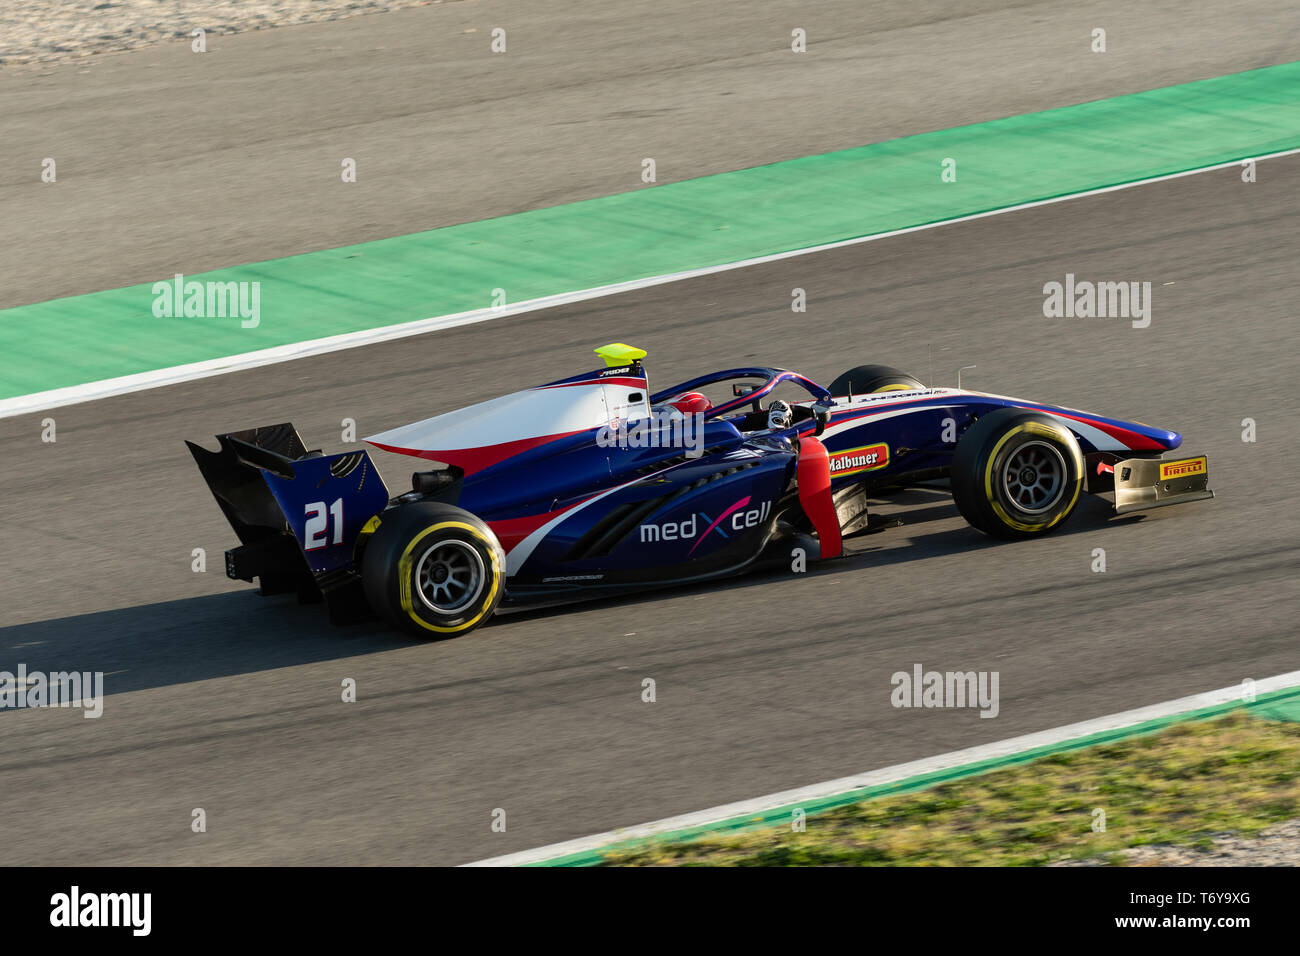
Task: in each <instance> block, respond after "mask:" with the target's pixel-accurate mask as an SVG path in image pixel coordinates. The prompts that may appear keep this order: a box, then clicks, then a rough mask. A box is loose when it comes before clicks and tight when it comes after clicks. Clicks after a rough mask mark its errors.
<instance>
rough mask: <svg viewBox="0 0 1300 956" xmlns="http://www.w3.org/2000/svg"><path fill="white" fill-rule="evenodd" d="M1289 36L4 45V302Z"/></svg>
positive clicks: (783, 6)
mask: <svg viewBox="0 0 1300 956" xmlns="http://www.w3.org/2000/svg"><path fill="white" fill-rule="evenodd" d="M191 15H193V16H201V14H199V13H197V12H192V13H191ZM494 27H502V28H504V29H506V31H507V52H506V53H504V54H493V53H492V52H491V51H490V42H491V36H490V34H491V30H492V29H493V28H494ZM796 27H798V28H801V29H804V30H805V31H806V32H807V38H808V52H807V53H804V54H795V53H792V52H791V51H790V42H791V36H790V34H791V30H792V29H794V28H796ZM1096 28H1101V29H1105V30H1106V31H1107V52H1106V53H1094V52H1092V31H1093V30H1094V29H1096ZM183 32H185V33H188V29H186V30H185V31H183ZM1298 50H1300V19H1298V18H1297V17H1296V16H1295V10H1294V8H1293V7H1292V6H1291V5H1289V4H1286V3H1278V2H1277V0H1233V2H1232V3H1218V2H1209V0H1197V2H1190V3H1189V2H1186V0H1149V2H1144V3H1141V4H1133V3H1131V2H1128V0H1100V2H1090V3H1089V4H1087V9H1086V10H1085V9H1083V8H1082V7H1081V6H1080V4H1078V3H1076V2H1074V0H1046V2H1023V0H959V2H953V0H909V2H905V3H904V2H895V3H879V2H862V0H825V2H820V3H817V4H809V3H806V2H804V0H763V2H761V3H758V2H752V0H720V2H719V0H715V2H709V3H700V2H698V0H655V2H654V3H647V2H643V0H620V2H603V0H602V2H600V3H593V2H590V0H547V2H545V3H539V2H536V0H481V2H479V0H467V2H457V3H448V4H440V5H435V6H429V7H422V8H416V9H411V10H403V11H398V12H394V13H391V14H382V15H375V16H367V17H359V18H357V19H354V20H345V21H338V22H334V23H323V24H314V25H306V26H300V27H285V28H282V29H276V30H264V31H258V32H254V33H248V34H242V35H237V36H229V37H226V36H220V35H211V36H209V38H208V52H207V53H206V54H202V55H199V54H194V53H191V52H190V48H189V40H188V38H186V39H183V40H178V41H175V42H172V43H170V44H167V45H164V46H160V47H157V48H153V49H144V50H139V51H135V52H130V53H124V54H120V55H107V56H99V57H92V58H89V59H86V60H74V61H71V62H68V63H65V64H59V65H57V66H53V67H48V68H40V69H37V70H33V69H29V68H4V69H0V210H2V211H3V214H2V215H0V252H3V263H4V268H3V270H0V308H6V307H10V306H16V305H22V304H25V303H29V302H39V301H44V300H46V299H52V298H58V297H60V296H66V295H74V294H78V293H85V292H95V291H98V290H100V289H106V288H116V287H119V286H126V285H134V284H136V283H142V282H154V281H156V280H158V279H159V278H164V277H167V278H169V277H171V276H172V275H173V274H174V273H176V272H184V273H186V274H194V273H197V272H201V271H203V270H207V269H214V268H218V267H221V266H228V265H233V264H237V263H242V262H255V261H260V260H263V259H270V258H275V257H278V256H287V255H294V254H296V253H300V252H308V251H312V250H317V249H326V248H331V247H335V246H341V245H346V244H349V243H354V242H361V241H365V240H370V239H380V238H385V237H388V236H393V235H400V234H402V233H408V232H417V231H420V230H424V229H432V228H435V227H438V226H445V225H449V224H452V223H457V222H465V221H470V220H477V219H485V218H489V217H492V216H499V215H504V214H507V213H514V212H520V211H522V210H525V209H532V208H536V207H540V206H549V205H555V204H558V203H564V202H571V201H574V200H578V199H586V198H590V197H593V196H601V195H607V194H610V193H616V192H623V191H626V190H631V189H637V188H640V187H641V181H640V174H641V160H642V159H643V158H646V157H652V158H654V159H655V160H656V163H657V173H658V181H659V182H660V183H665V182H674V181H677V180H681V179H688V178H691V177H695V176H702V175H706V174H709V173H717V172H723V171H726V170H732V169H740V168H744V167H749V166H756V165H761V164H763V163H771V162H775V161H778V160H783V159H791V158H794V157H798V156H806V155H809V154H812V153H820V152H825V151H828V150H833V149H841V148H846V147H853V146H861V145H863V144H864V143H872V142H879V141H882V140H886V139H891V138H894V137H898V136H904V135H909V134H914V133H922V132H927V131H930V130H934V129H943V128H946V127H950V126H957V125H961V124H964V123H975V122H980V121H982V120H989V119H995V118H998V117H1003V116H1010V115H1015V114H1018V113H1026V112H1031V111H1034V110H1042V109H1048V108H1051V107H1056V106H1065V105H1068V104H1071V103H1079V102H1083V101H1085V100H1092V99H1099V98H1102V97H1108V96H1116V95H1119V94H1123V93H1131V92H1136V91H1139V90H1144V89H1152V88H1155V87H1160V86H1167V85H1170V84H1174V83H1181V82H1188V81H1191V80H1197V79H1204V78H1206V77H1212V76H1218V75H1221V74H1224V73H1233V72H1238V71H1241V70H1247V69H1253V68H1256V67H1262V66H1271V65H1273V64H1276V63H1282V62H1287V61H1289V60H1293V59H1296V58H1297V56H1300V53H1298V52H1297V51H1298ZM46 157H49V158H52V159H54V160H55V162H56V164H57V173H58V181H57V182H56V183H53V184H49V183H44V182H42V181H41V178H40V174H41V171H42V166H41V163H42V160H43V159H44V158H46ZM345 157H348V158H352V159H355V160H356V161H357V176H358V178H357V182H356V183H355V184H348V185H344V184H343V183H342V182H341V181H340V169H341V166H340V164H341V162H342V160H343V159H344V158H345Z"/></svg>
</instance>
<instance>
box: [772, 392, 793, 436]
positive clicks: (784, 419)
mask: <svg viewBox="0 0 1300 956" xmlns="http://www.w3.org/2000/svg"><path fill="white" fill-rule="evenodd" d="M793 421H794V412H793V411H792V410H791V408H790V406H789V405H788V404H786V403H785V402H783V401H781V400H780V399H779V398H778V399H775V400H774V401H773V402H772V404H770V405H768V406H767V427H768V429H769V430H770V431H774V432H775V431H780V430H781V429H783V428H789V427H790V425H791V423H792V422H793Z"/></svg>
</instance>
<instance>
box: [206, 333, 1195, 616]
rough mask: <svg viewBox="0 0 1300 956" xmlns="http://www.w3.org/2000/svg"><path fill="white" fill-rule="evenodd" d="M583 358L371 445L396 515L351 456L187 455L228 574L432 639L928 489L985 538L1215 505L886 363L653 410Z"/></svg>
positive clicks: (699, 389)
mask: <svg viewBox="0 0 1300 956" xmlns="http://www.w3.org/2000/svg"><path fill="white" fill-rule="evenodd" d="M595 351H596V354H597V355H599V356H600V357H601V359H603V361H604V363H605V365H604V367H603V368H598V369H595V370H593V371H589V372H583V373H582V374H580V375H574V376H572V377H571V378H565V379H560V380H559V381H555V382H551V383H549V384H546V385H540V386H537V387H535V388H528V389H525V390H523V391H519V392H514V393H512V394H509V395H505V396H503V397H501V398H496V399H492V400H490V401H486V402H483V403H481V404H477V405H472V406H470V407H468V408H464V409H461V410H459V411H453V412H449V413H447V414H443V415H438V416H436V417H434V418H429V419H427V420H425V421H420V422H417V423H415V424H413V425H406V426H403V427H400V428H394V429H392V430H390V431H385V432H382V433H380V434H378V435H374V436H372V437H370V438H367V439H366V441H367V442H368V443H369V444H371V445H373V446H374V447H376V448H380V449H384V450H385V451H390V452H398V453H401V454H404V455H409V456H412V457H414V458H416V459H419V460H423V461H424V462H425V463H426V465H427V467H423V468H420V469H419V470H416V471H415V472H414V474H413V475H412V479H411V490H410V491H407V492H405V493H403V494H400V495H397V496H396V497H393V496H392V495H390V493H389V490H388V488H387V486H386V485H385V484H384V481H383V480H382V478H381V477H380V475H379V472H378V470H377V469H376V467H375V464H374V462H373V461H372V459H371V457H370V455H369V453H368V452H366V451H349V452H343V453H341V454H334V455H325V454H322V453H321V452H319V451H309V450H308V449H307V448H306V446H305V445H304V444H303V442H302V439H301V438H300V437H299V436H298V433H297V431H296V430H295V429H294V427H293V426H292V425H289V424H281V425H272V426H267V427H260V428H252V429H248V430H244V431H235V432H229V433H227V434H223V435H219V436H217V441H218V442H219V444H220V448H219V450H217V451H215V452H213V451H209V450H207V449H204V448H202V447H200V446H198V445H196V444H193V443H192V442H187V443H186V444H187V445H188V446H189V448H190V451H191V452H192V453H193V455H194V459H195V461H196V462H197V464H198V467H199V470H200V471H201V472H202V474H203V477H204V479H205V480H206V481H207V484H208V487H209V488H210V489H211V491H212V493H213V495H214V496H215V497H216V499H217V504H218V505H219V506H220V507H221V510H222V511H223V512H224V513H225V515H226V518H227V519H228V520H229V521H230V524H231V526H232V527H233V528H234V531H235V534H236V535H237V536H238V538H239V541H240V545H239V547H236V548H234V549H232V550H230V551H227V552H226V573H227V575H229V576H230V577H231V578H234V579H238V580H243V581H249V582H251V581H253V579H254V578H256V579H258V583H259V588H260V591H261V593H263V594H276V593H285V592H296V593H297V594H298V596H299V598H300V600H303V601H320V600H322V599H323V600H324V601H325V603H326V605H327V608H328V610H329V615H330V619H331V620H333V621H335V622H340V623H341V622H346V621H350V620H357V619H360V618H363V617H366V616H368V615H369V614H370V613H372V612H373V613H377V614H379V615H381V616H382V617H384V618H386V619H387V620H389V621H390V622H392V623H393V624H395V625H397V626H399V627H401V628H403V629H405V630H406V631H408V632H410V633H412V634H415V635H418V636H421V637H428V638H438V637H449V636H454V635H458V634H463V633H466V632H467V631H470V630H472V629H473V628H475V627H477V626H479V625H481V624H482V623H483V622H484V621H486V620H488V618H490V617H491V616H492V614H493V613H494V612H495V611H496V610H497V609H498V607H502V608H507V607H522V606H528V605H533V604H536V603H539V602H554V601H557V600H565V599H574V598H582V597H591V596H597V595H602V594H612V593H626V592H628V591H635V590H638V589H642V588H649V587H658V586H663V585H667V584H678V583H683V582H691V581H702V580H706V579H711V578H717V577H721V576H724V575H732V574H736V573H739V572H742V571H746V570H750V569H754V568H760V567H773V566H786V567H792V568H796V569H797V566H798V565H799V564H800V563H802V562H814V561H826V560H830V559H833V558H836V557H838V556H839V555H840V554H841V553H842V551H843V539H844V538H846V537H848V536H851V535H855V534H861V533H865V532H867V531H871V530H875V528H874V527H873V518H874V517H875V516H874V515H873V514H869V513H868V509H867V499H868V497H869V496H871V494H872V493H873V492H874V491H878V490H880V489H882V488H885V487H891V486H900V485H907V484H909V483H915V482H919V481H936V480H937V481H942V480H946V481H947V482H948V484H949V486H950V487H951V491H952V496H953V499H954V501H955V502H956V505H957V508H958V510H959V511H960V512H961V514H962V516H963V517H965V519H966V520H967V521H968V522H969V523H970V524H971V525H973V526H974V527H975V528H977V529H979V530H980V531H981V532H983V533H985V534H987V535H992V536H996V537H1000V538H1030V537H1034V536H1037V535H1042V534H1046V533H1048V532H1051V531H1052V530H1054V529H1056V528H1059V527H1060V525H1061V523H1062V522H1064V521H1065V520H1066V518H1068V517H1069V515H1070V512H1071V511H1073V510H1074V507H1075V505H1076V503H1077V502H1078V501H1079V497H1080V494H1081V493H1084V492H1087V493H1089V494H1103V493H1107V494H1113V496H1114V510H1115V512H1116V513H1119V514H1125V513H1128V512H1131V511H1137V510H1140V509H1146V508H1155V507H1159V506H1163V505H1171V504H1177V503H1181V502H1187V501H1195V500H1199V499H1204V498H1210V497H1213V492H1211V491H1210V490H1209V489H1208V487H1207V486H1208V481H1209V467H1208V462H1207V459H1206V456H1204V455H1196V456H1190V457H1178V458H1172V459H1167V458H1165V457H1164V453H1165V452H1168V451H1171V450H1173V449H1175V448H1177V447H1178V446H1179V444H1180V443H1181V440H1182V439H1181V437H1180V436H1179V435H1178V434H1177V433H1175V432H1172V431H1167V430H1165V429H1162V428H1153V427H1150V426H1148V425H1143V424H1140V423H1138V422H1128V421H1120V420H1116V419H1112V418H1105V417H1102V416H1100V415H1094V414H1092V413H1089V412H1081V411H1077V410H1074V409H1069V408H1061V407H1057V406H1053V405H1044V404H1040V403H1037V402H1027V401H1022V400H1021V399H1016V398H1007V397H1002V396H998V395H989V394H984V393H981V392H975V391H969V390H963V389H961V388H932V387H926V386H924V385H923V384H922V383H921V382H920V381H918V380H917V379H915V378H913V377H911V376H909V375H906V374H904V373H902V372H899V371H897V370H896V369H892V368H889V367H886V366H882V365H862V366H858V367H857V368H854V369H851V370H849V371H847V372H845V373H844V374H843V375H841V376H840V377H839V378H837V379H835V380H834V381H833V382H831V384H830V386H829V387H828V388H824V387H822V386H821V385H819V384H817V383H816V382H813V381H812V380H811V379H808V378H806V377H804V376H803V375H800V374H798V373H797V372H791V371H786V370H785V369H779V368H761V367H755V368H738V369H729V370H726V371H721V372H714V373H712V374H709V375H704V376H701V377H699V378H695V379H692V380H690V381H687V382H682V383H680V384H678V385H673V386H671V387H670V388H665V389H661V390H660V391H658V392H653V393H652V392H651V391H650V389H649V385H648V382H647V378H646V371H645V368H644V367H643V365H642V359H643V358H644V357H645V354H646V353H645V352H644V351H642V350H641V349H636V348H632V347H631V346H627V345H623V344H615V345H607V346H604V347H602V348H598V349H596V350H595ZM778 387H782V390H783V391H789V390H791V389H794V390H797V391H798V392H799V395H798V396H796V397H794V398H793V400H791V401H786V400H782V399H780V398H777V397H775V396H774V395H773V392H774V391H775V390H777V389H778ZM719 390H721V391H722V393H723V394H722V395H720V396H717V395H715V397H714V398H712V399H711V398H710V397H709V396H708V395H707V394H706V392H709V391H712V392H718V391H719Z"/></svg>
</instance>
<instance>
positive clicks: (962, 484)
mask: <svg viewBox="0 0 1300 956" xmlns="http://www.w3.org/2000/svg"><path fill="white" fill-rule="evenodd" d="M1082 487H1083V455H1082V454H1081V453H1080V451H1079V443H1078V442H1076V441H1075V439H1074V435H1073V434H1072V433H1071V432H1070V430H1069V429H1068V428H1066V427H1065V426H1064V425H1062V424H1060V422H1058V421H1057V420H1056V419H1054V418H1052V417H1051V416H1049V415H1044V414H1042V413H1041V412H1028V411H1025V410H1024V409H1019V408H1002V409H999V410H997V411H996V412H992V413H991V414H989V415H986V416H984V417H983V418H981V419H980V420H979V421H977V422H976V423H975V424H974V425H973V426H972V427H971V428H970V430H969V431H967V432H966V434H964V435H962V436H961V439H960V440H959V441H958V442H957V448H956V451H955V452H954V453H953V459H952V497H953V500H954V501H955V502H956V503H957V510H958V511H960V512H961V514H962V517H963V518H965V519H966V520H967V521H968V522H970V524H971V525H972V526H974V527H976V528H978V529H979V530H980V531H983V532H984V533H985V534H988V535H992V536H994V537H997V538H1032V537H1036V536H1037V535H1041V534H1046V533H1047V532H1049V531H1052V530H1053V529H1055V528H1057V527H1060V525H1061V524H1062V523H1063V522H1064V521H1065V519H1066V518H1067V517H1069V515H1070V512H1071V511H1073V510H1074V506H1075V505H1076V504H1077V503H1078V501H1079V492H1080V491H1081V490H1082Z"/></svg>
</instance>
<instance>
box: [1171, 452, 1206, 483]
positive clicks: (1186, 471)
mask: <svg viewBox="0 0 1300 956" xmlns="http://www.w3.org/2000/svg"><path fill="white" fill-rule="evenodd" d="M1206 468H1207V465H1206V459H1205V456H1204V455H1202V456H1201V457H1200V458H1184V459H1183V460H1182V461H1167V462H1164V463H1163V464H1162V465H1161V466H1160V480H1161V481H1168V480H1169V479H1170V478H1189V477H1191V476H1192V475H1203V474H1205V472H1206Z"/></svg>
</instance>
